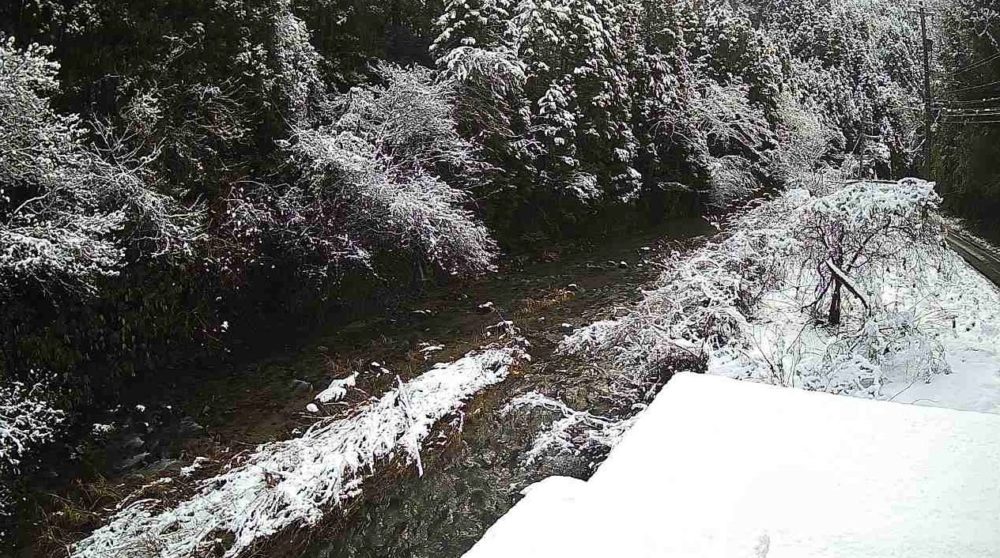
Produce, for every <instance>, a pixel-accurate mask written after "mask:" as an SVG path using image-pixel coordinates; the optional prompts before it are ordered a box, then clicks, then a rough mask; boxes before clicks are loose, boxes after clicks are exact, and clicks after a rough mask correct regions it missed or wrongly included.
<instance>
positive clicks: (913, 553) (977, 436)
mask: <svg viewBox="0 0 1000 558" xmlns="http://www.w3.org/2000/svg"><path fill="white" fill-rule="evenodd" d="M997 463H1000V416H996V415H991V414H980V413H968V412H960V411H953V410H947V409H936V408H922V407H918V406H914V405H901V404H896V403H887V402H879V401H870V400H864V399H860V398H853V397H840V396H835V395H831V394H825V393H812V392H808V391H806V390H794V389H786V388H782V387H777V386H768V385H761V384H758V383H754V382H738V381H733V380H731V379H727V378H720V377H713V376H709V375H694V374H679V375H677V376H675V377H674V379H672V380H671V381H670V383H668V384H667V387H666V388H664V390H663V391H662V392H661V393H660V395H658V396H657V398H656V400H655V401H654V402H653V403H652V404H651V405H650V407H649V408H648V409H647V410H646V411H644V412H643V413H642V414H641V415H640V418H639V420H638V422H637V423H636V425H635V426H634V427H633V428H632V429H631V430H629V432H628V433H626V435H625V437H624V440H623V441H622V442H621V443H620V444H619V445H618V446H617V447H616V448H615V449H614V450H613V451H612V453H611V455H610V457H609V458H608V460H607V461H606V462H605V463H604V464H603V465H602V466H601V467H600V468H599V469H598V471H597V473H596V474H595V475H594V476H593V478H591V479H590V480H589V481H587V482H584V481H580V480H576V479H568V478H562V477H552V478H549V479H546V480H544V481H542V482H541V483H538V484H536V485H533V486H531V487H529V488H528V489H527V491H526V492H527V495H526V497H525V498H524V499H523V500H522V501H521V502H520V503H518V505H517V506H515V507H514V509H513V510H512V511H511V512H509V513H508V514H507V515H506V516H504V517H503V518H501V519H500V520H499V521H498V522H497V523H496V524H495V525H494V526H493V527H492V528H491V529H490V530H489V531H488V532H487V533H486V535H485V536H484V537H483V539H482V540H481V541H480V542H479V543H478V544H477V545H476V546H475V547H474V548H473V549H472V550H471V551H470V552H469V553H467V554H466V558H494V557H495V558H510V557H512V556H517V557H519V558H530V557H536V556H537V557H543V556H544V557H553V556H567V557H569V556H572V557H573V558H587V557H590V556H593V557H595V558H597V557H599V558H606V557H608V556H628V557H630V558H638V557H643V556H650V557H653V556H656V557H662V556H683V557H685V558H699V557H706V558H707V557H712V558H716V557H727V558H728V557H737V558H811V557H837V558H851V557H864V558H869V557H873V556H878V557H882V558H889V557H895V556H898V557H906V558H921V557H927V558H946V557H952V556H953V557H963V558H965V557H973V556H977V557H978V556H982V557H985V556H996V553H997V549H998V548H1000V530H998V529H997V528H996V527H997V524H996V521H997V518H998V517H1000V469H998V468H997Z"/></svg>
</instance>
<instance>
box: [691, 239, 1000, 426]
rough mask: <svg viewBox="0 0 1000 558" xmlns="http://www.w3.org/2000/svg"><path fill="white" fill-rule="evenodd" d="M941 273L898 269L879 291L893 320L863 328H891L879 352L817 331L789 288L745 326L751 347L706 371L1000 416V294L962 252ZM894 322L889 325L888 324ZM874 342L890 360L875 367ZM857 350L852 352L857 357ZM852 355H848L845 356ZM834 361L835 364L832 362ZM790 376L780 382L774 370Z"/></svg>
mask: <svg viewBox="0 0 1000 558" xmlns="http://www.w3.org/2000/svg"><path fill="white" fill-rule="evenodd" d="M941 258H942V259H941V260H940V262H939V268H936V269H934V268H932V269H924V270H922V271H920V273H921V275H922V278H921V280H922V284H921V285H919V287H914V286H912V275H911V273H910V272H900V271H899V270H893V272H890V273H887V274H886V276H885V277H884V278H883V281H884V283H882V289H881V291H880V292H877V293H875V295H876V297H877V298H878V299H880V300H881V304H882V305H883V306H885V307H887V308H889V309H890V311H889V312H888V313H887V316H888V318H883V319H882V320H881V321H879V320H871V321H870V322H869V323H866V324H863V325H861V326H857V327H867V328H880V329H883V330H889V331H890V332H892V334H893V335H894V336H895V337H894V338H893V339H892V340H891V341H890V342H888V343H885V345H886V346H885V347H884V348H883V347H881V346H880V345H878V343H877V342H873V341H871V340H870V339H868V338H866V335H865V334H864V333H863V332H862V333H861V334H859V333H856V332H854V331H850V329H851V328H849V327H848V328H845V329H846V330H848V331H847V332H846V333H847V335H846V337H848V339H849V340H850V341H849V342H848V343H847V344H850V343H854V344H855V345H856V347H848V348H847V349H844V348H843V346H844V345H845V340H844V337H845V335H844V334H845V331H844V330H830V329H828V328H821V327H813V325H812V324H811V323H810V316H809V315H808V314H807V313H804V312H802V311H801V308H800V306H801V304H800V302H799V301H798V299H797V298H796V297H794V296H792V295H791V294H790V293H788V292H787V291H779V292H775V293H771V294H769V295H767V296H765V297H764V298H763V300H762V301H761V304H760V306H759V307H758V309H757V311H756V312H755V315H754V318H755V319H754V320H753V321H752V322H750V323H748V324H746V325H745V326H744V329H743V337H744V338H745V339H747V340H749V343H748V344H749V348H743V347H736V346H729V347H724V348H722V349H721V350H718V351H714V352H712V353H711V355H710V357H709V363H708V372H709V373H710V374H719V375H723V376H728V377H731V378H737V379H750V380H755V381H763V382H766V383H778V384H782V385H789V386H794V387H804V388H806V389H812V390H816V391H827V392H831V393H838V394H845V395H855V396H861V397H869V398H874V399H884V400H891V401H897V402H900V403H913V404H917V405H928V406H936V407H947V408H950V409H957V410H967V411H978V412H988V413H1000V293H998V291H997V289H996V287H995V286H994V285H993V284H992V283H991V282H990V281H989V280H988V279H986V278H985V277H983V276H982V275H980V274H979V273H978V272H976V271H975V270H974V269H972V268H971V267H969V265H968V264H967V263H966V262H965V261H964V260H962V259H961V258H960V257H959V256H958V255H957V254H954V253H952V252H945V253H943V254H942V255H941ZM890 320H891V323H888V322H890ZM871 345H875V346H876V347H877V348H880V350H881V351H883V352H884V353H886V354H888V355H889V356H888V357H885V358H882V359H881V361H879V362H878V363H877V364H873V363H872V362H871V361H870V360H868V359H863V358H860V355H862V354H863V353H865V352H866V351H870V350H871V348H872V347H871ZM852 351H853V352H852ZM845 354H846V355H849V358H848V357H845V356H844V355H845ZM832 358H833V359H839V360H835V361H833V362H832V363H831V359H832ZM776 363H780V365H779V366H777V368H780V369H781V373H782V374H785V377H784V378H777V379H775V378H774V377H773V376H774V368H776V366H774V365H775V364H776Z"/></svg>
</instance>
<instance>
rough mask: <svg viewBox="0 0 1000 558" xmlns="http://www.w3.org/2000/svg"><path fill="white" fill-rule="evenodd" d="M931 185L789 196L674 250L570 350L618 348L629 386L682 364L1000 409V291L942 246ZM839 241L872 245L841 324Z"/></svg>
mask: <svg viewBox="0 0 1000 558" xmlns="http://www.w3.org/2000/svg"><path fill="white" fill-rule="evenodd" d="M932 187H933V185H932V184H930V183H925V182H922V181H917V180H913V179H907V180H902V181H900V182H899V183H898V184H868V183H853V184H849V185H847V186H845V187H843V188H842V189H839V190H837V189H834V190H833V191H831V192H819V193H816V194H811V193H809V192H807V191H805V190H791V191H788V192H786V193H784V194H783V195H781V196H778V197H777V198H776V199H774V200H770V201H767V202H764V203H762V204H760V205H759V206H757V207H755V208H753V209H751V210H749V211H747V212H746V213H745V214H743V215H740V216H738V217H737V218H736V219H735V220H734V222H733V223H732V226H731V227H730V230H729V232H727V233H726V234H724V235H722V237H721V238H720V239H716V240H713V241H712V242H709V243H707V244H706V245H705V246H703V247H701V248H699V249H697V250H694V251H692V252H691V253H689V254H684V255H677V256H675V257H674V258H671V259H670V260H668V261H667V262H666V271H665V272H664V274H663V276H662V277H661V279H660V280H659V281H658V283H657V284H656V285H655V286H654V288H652V289H651V290H650V291H648V292H647V293H646V295H645V297H644V300H643V301H642V302H640V303H639V304H638V305H637V306H636V307H635V308H633V309H632V310H631V311H630V312H628V313H627V314H626V315H624V316H623V317H619V318H616V319H615V320H606V321H602V322H597V323H595V324H593V325H591V326H589V327H587V328H582V329H580V330H577V331H576V332H574V333H573V334H572V335H570V336H568V337H567V338H566V340H565V341H564V342H563V344H562V350H565V351H569V352H576V353H585V354H586V353H595V354H599V353H603V354H608V353H610V354H612V355H614V357H615V359H616V362H617V364H618V365H619V366H620V367H621V369H622V370H623V372H624V374H623V377H624V378H625V379H627V380H628V381H630V382H632V383H640V384H641V382H642V381H643V379H645V378H650V377H656V376H657V375H659V374H660V373H661V371H663V370H676V369H678V368H677V363H678V362H680V363H681V365H682V368H680V369H684V368H683V366H687V369H688V370H694V369H699V370H700V369H704V370H707V372H708V373H710V374H719V375H723V376H727V377H731V378H737V379H743V380H752V381H757V382H763V383H770V384H777V385H783V386H790V387H798V388H804V389H808V390H812V391H824V392H828V393H834V394H842V395H853V396H858V397H866V398H873V399H883V400H892V401H898V402H906V403H914V404H918V405H930V406H941V407H948V408H953V409H961V410H972V411H980V412H1000V293H998V290H997V288H996V287H995V286H994V285H993V284H992V283H991V282H990V281H989V280H987V279H986V278H985V277H983V276H982V275H980V274H979V273H978V272H977V271H975V270H974V269H973V268H972V267H970V266H969V265H968V264H967V263H966V262H965V261H964V260H962V258H960V257H959V256H958V255H957V254H956V253H954V252H952V251H951V250H950V249H948V248H947V247H945V246H944V241H943V234H942V233H943V227H942V225H943V222H942V220H941V219H940V218H939V217H937V216H936V213H935V205H936V203H937V198H936V195H934V193H933V189H932ZM859 239H860V240H859ZM864 239H869V240H870V239H874V240H870V241H869V242H868V243H867V244H865V243H864V242H862V241H861V240H864ZM831 242H842V243H843V247H842V248H841V249H840V250H841V252H840V253H841V255H840V256H839V257H841V258H844V257H845V255H844V254H845V253H846V256H847V258H848V260H850V255H851V254H858V253H860V254H862V256H861V257H860V258H856V262H855V264H856V265H854V267H853V268H851V269H850V270H849V271H848V272H847V275H850V276H848V277H846V279H847V281H846V282H845V284H846V285H847V287H845V289H844V292H843V294H842V297H841V299H842V301H843V320H842V321H841V323H840V324H839V325H831V324H830V323H828V321H827V317H828V316H827V314H828V308H829V307H830V292H831V290H832V288H831V287H830V286H829V285H830V281H831V272H830V271H829V270H828V268H829V269H830V270H832V269H836V270H837V273H839V274H843V273H844V272H843V271H842V270H840V268H839V267H838V266H832V267H831V266H830V260H829V255H828V254H829V253H830V251H831V250H833V249H832V248H831V247H830V244H831ZM833 252H834V253H835V254H836V253H837V251H836V250H833ZM848 263H850V262H848ZM848 291H856V292H857V294H856V295H855V294H853V293H852V292H848ZM692 362H693V363H695V364H701V365H703V368H696V367H693V366H691V363H692Z"/></svg>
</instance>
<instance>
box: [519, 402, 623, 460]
mask: <svg viewBox="0 0 1000 558" xmlns="http://www.w3.org/2000/svg"><path fill="white" fill-rule="evenodd" d="M526 407H527V408H532V407H534V408H542V409H546V410H548V411H552V412H555V413H558V414H560V415H561V417H560V418H559V419H557V420H556V421H555V422H553V423H552V424H551V425H550V426H549V427H548V428H547V429H546V430H545V431H544V432H542V433H540V434H539V435H538V436H537V437H536V438H535V441H534V442H533V443H532V446H531V449H530V450H528V453H527V454H526V455H525V456H524V458H525V462H526V463H527V464H528V465H531V464H532V463H534V462H535V461H537V460H538V459H540V458H542V457H544V456H546V455H552V454H559V453H564V452H573V453H579V452H581V451H587V450H593V449H600V448H605V449H609V448H612V447H614V446H615V445H616V444H617V443H618V441H619V440H621V437H622V435H624V434H625V431H626V430H628V429H629V427H630V426H631V425H632V421H631V420H615V419H610V418H605V417H601V416H596V415H593V414H591V413H589V412H587V411H577V410H574V409H572V408H570V407H569V406H568V405H566V404H565V403H563V402H562V401H559V400H556V399H552V398H551V397H547V396H545V395H542V394H540V393H538V392H536V391H532V392H529V393H526V394H524V395H521V396H519V397H517V398H515V399H514V400H513V401H511V402H510V403H509V404H507V406H506V407H505V408H504V409H503V413H504V414H507V413H510V412H512V411H514V410H515V409H522V408H526Z"/></svg>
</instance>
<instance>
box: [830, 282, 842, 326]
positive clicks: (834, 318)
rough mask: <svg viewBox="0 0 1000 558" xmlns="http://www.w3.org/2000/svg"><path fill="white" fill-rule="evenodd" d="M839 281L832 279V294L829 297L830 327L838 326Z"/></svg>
mask: <svg viewBox="0 0 1000 558" xmlns="http://www.w3.org/2000/svg"><path fill="white" fill-rule="evenodd" d="M840 288H841V283H840V279H837V278H836V277H834V278H833V293H832V294H831V295H830V325H840Z"/></svg>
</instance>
